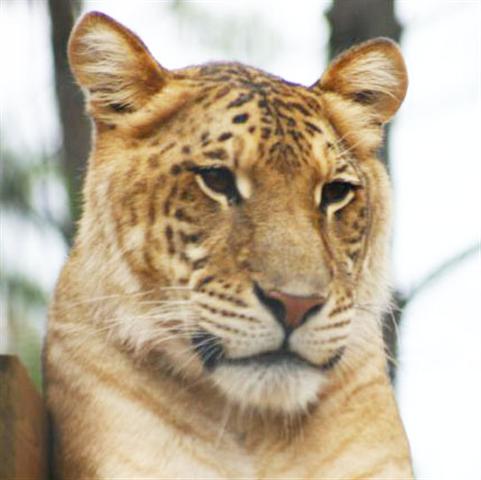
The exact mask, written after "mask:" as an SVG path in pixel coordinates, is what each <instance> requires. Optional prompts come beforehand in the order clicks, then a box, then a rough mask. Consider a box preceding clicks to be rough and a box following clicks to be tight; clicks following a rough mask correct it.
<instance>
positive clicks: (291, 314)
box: [267, 290, 324, 328]
mask: <svg viewBox="0 0 481 480" xmlns="http://www.w3.org/2000/svg"><path fill="white" fill-rule="evenodd" d="M267 295H268V296H269V297H270V298H274V299H276V300H278V301H280V302H281V303H282V305H283V306H284V309H285V311H286V316H285V319H284V321H285V323H286V325H287V326H288V327H291V328H297V327H298V326H299V325H300V324H301V323H302V321H303V319H304V318H305V316H306V314H307V312H309V311H310V310H312V309H314V308H315V307H319V308H320V307H322V306H323V305H324V299H323V298H322V297H317V296H310V297H300V296H297V295H290V294H288V293H283V292H278V291H276V290H272V291H270V292H268V293H267Z"/></svg>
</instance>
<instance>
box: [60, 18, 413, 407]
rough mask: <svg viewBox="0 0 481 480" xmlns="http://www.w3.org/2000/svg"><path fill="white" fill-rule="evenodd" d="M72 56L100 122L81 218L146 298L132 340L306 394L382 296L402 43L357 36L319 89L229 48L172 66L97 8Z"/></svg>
mask: <svg viewBox="0 0 481 480" xmlns="http://www.w3.org/2000/svg"><path fill="white" fill-rule="evenodd" d="M69 55H70V62H71V65H72V69H73V71H74V73H75V75H76V78H77V80H78V82H79V83H80V84H81V85H82V87H83V88H84V90H85V91H86V93H87V100H88V108H89V111H90V113H91V115H92V117H93V119H94V122H95V125H96V132H97V136H96V145H95V149H94V152H93V156H92V161H91V165H90V169H89V176H88V180H87V187H86V194H87V203H86V215H85V216H86V218H88V219H91V218H95V219H96V222H95V223H90V224H89V227H85V226H83V231H84V232H85V230H88V229H89V228H91V229H92V230H99V231H100V232H101V233H100V234H99V236H98V238H100V240H98V241H101V242H104V244H105V249H104V252H105V258H104V259H103V261H105V262H106V264H107V263H108V264H109V265H115V269H114V273H112V274H111V278H109V281H112V282H115V283H116V285H117V288H123V289H124V290H125V291H126V292H129V293H132V292H134V293H136V294H138V295H140V297H139V298H141V301H140V300H139V301H138V302H137V303H135V302H131V303H130V306H129V308H128V309H127V308H126V307H125V305H124V306H123V308H124V310H123V314H121V315H120V317H121V319H120V321H118V322H116V328H117V336H118V337H119V338H120V339H121V341H122V342H121V343H122V344H123V345H134V347H135V351H136V352H137V353H138V354H141V355H142V354H145V355H147V354H149V355H150V354H154V355H158V356H159V358H162V359H163V360H164V361H166V362H167V364H168V365H169V368H170V369H171V370H172V371H174V372H176V373H178V374H181V375H184V376H187V377H201V378H202V379H205V380H206V381H207V382H210V383H211V384H213V385H215V386H216V388H218V389H219V390H220V391H221V392H222V393H223V394H224V395H225V396H226V397H227V398H229V399H230V400H232V401H233V402H235V403H239V404H241V405H249V406H254V407H258V408H264V409H272V410H281V411H296V410H303V409H305V408H306V407H307V406H308V405H309V404H310V403H313V402H315V401H316V399H317V396H318V394H319V392H320V391H321V389H322V385H323V384H324V383H325V382H327V381H329V378H330V376H331V375H332V374H333V372H335V371H336V370H338V369H340V368H342V365H343V363H344V362H345V359H346V357H347V355H348V353H349V352H350V351H353V350H354V349H356V348H358V347H359V345H360V341H359V338H360V336H361V333H360V332H362V331H363V322H365V318H364V317H365V315H364V314H363V313H361V312H362V311H363V308H364V309H365V308H366V306H367V305H368V304H369V305H371V306H372V305H375V304H382V303H383V301H384V291H385V285H386V283H385V280H384V278H383V274H384V266H385V258H384V257H385V249H386V244H387V229H388V223H389V221H388V220H389V208H388V203H389V202H388V196H389V195H388V192H389V188H388V184H387V180H386V174H385V171H384V169H383V167H382V166H381V164H380V162H379V161H378V160H377V159H376V158H375V151H376V149H378V148H379V146H380V143H381V137H382V125H383V123H385V122H386V121H388V120H389V118H390V117H391V116H392V115H393V114H394V113H395V111H396V110H397V108H398V107H399V105H400V102H401V101H402V98H403V97H404V94H405V90H406V84H407V81H406V72H405V69H404V64H403V61H402V58H401V56H400V54H399V51H398V50H397V47H396V46H395V45H394V44H392V43H391V42H389V41H387V40H377V41H373V42H367V43H365V44H362V45H361V46H359V47H357V48H354V49H351V50H349V51H348V52H346V53H345V54H343V55H341V56H340V57H338V59H336V60H335V61H334V62H333V63H332V64H331V66H330V67H329V68H328V70H327V71H326V73H325V74H324V75H323V77H322V78H321V79H320V80H319V81H318V82H317V83H316V84H315V85H314V86H312V87H309V88H307V87H302V86H299V85H294V84H291V83H288V82H285V81H283V80H281V79H279V78H277V77H273V76H271V75H268V74H266V73H264V72H261V71H259V70H256V69H253V68H250V67H245V66H243V65H239V64H232V63H226V64H210V65H205V66H199V67H191V68H187V69H183V70H178V71H168V70H166V69H164V68H163V67H161V66H160V65H159V64H158V63H157V62H156V61H155V60H154V59H153V58H152V57H151V55H150V53H149V52H148V50H147V49H146V47H145V46H144V45H143V43H142V42H141V41H140V39H138V38H137V37H136V36H135V35H134V34H133V33H132V32H130V31H129V30H127V29H126V28H125V27H123V26H121V25H119V24H117V23H116V22H114V21H113V20H112V19H110V18H108V17H106V16H104V15H101V14H92V15H90V16H87V17H85V19H84V20H83V21H81V22H80V24H79V25H78V27H77V28H76V30H75V31H74V33H73V35H72V38H71V41H70V47H69ZM87 223H88V222H87V220H86V221H85V222H84V224H85V225H87ZM81 234H82V233H81ZM83 235H84V236H87V237H88V235H90V234H85V233H83ZM131 298H133V297H131ZM369 308H370V307H369ZM127 310H128V311H127ZM120 311H122V309H120ZM363 315H364V316H363ZM371 320H372V319H371ZM371 323H372V322H371Z"/></svg>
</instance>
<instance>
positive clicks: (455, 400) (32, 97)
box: [0, 0, 481, 480]
mask: <svg viewBox="0 0 481 480" xmlns="http://www.w3.org/2000/svg"><path fill="white" fill-rule="evenodd" d="M85 3H86V5H87V6H86V9H87V10H92V9H97V10H101V11H103V12H105V13H107V14H110V15H112V16H114V17H115V18H117V19H118V20H119V21H121V22H123V23H125V24H127V25H128V26H129V27H130V28H132V29H133V30H134V31H136V32H137V33H138V34H139V35H140V36H141V37H142V38H143V39H144V41H145V42H146V43H147V45H148V46H149V47H150V49H151V51H152V52H153V53H154V55H155V56H156V57H157V59H158V60H159V61H160V63H162V64H163V65H165V66H166V67H168V68H175V67H181V66H184V65H186V64H191V63H201V62H204V61H207V60H215V59H228V58H229V55H227V56H226V54H225V53H223V52H222V51H220V50H219V49H216V48H214V47H213V46H212V45H211V44H208V43H206V42H205V41H204V37H203V33H202V31H201V30H198V29H193V28H190V27H189V26H188V25H186V24H182V25H180V24H179V23H178V22H177V21H176V20H175V19H174V18H173V17H172V15H171V14H170V13H169V12H168V4H166V3H165V2H151V1H137V2H131V1H121V0H110V1H106V0H102V1H100V0H99V1H87V2H85ZM195 4H196V6H197V7H198V8H199V9H200V10H203V9H205V10H207V11H208V12H209V13H211V14H212V15H214V16H217V17H218V18H220V19H221V20H222V21H221V23H222V22H223V21H224V20H225V18H226V17H227V18H229V19H231V18H234V19H235V18H236V17H237V18H238V17H246V18H249V15H251V14H254V18H253V19H252V18H251V19H250V20H249V22H250V24H252V25H254V27H255V26H256V25H260V26H262V25H265V26H266V27H265V28H267V30H268V32H270V33H269V35H261V36H256V38H255V39H254V41H252V39H250V38H247V39H246V37H245V35H244V36H242V35H239V36H238V38H235V39H233V40H232V42H231V43H232V45H233V48H234V49H235V54H234V53H233V54H232V55H231V56H230V58H232V59H235V60H240V61H245V62H247V63H251V64H253V65H255V66H258V67H261V68H263V69H265V70H268V71H271V72H272V73H275V74H278V75H281V76H283V77H285V78H286V79H288V80H292V81H297V82H300V83H305V84H311V83H313V82H314V81H315V80H316V79H317V78H318V77H319V76H320V74H321V72H322V68H323V64H324V61H325V51H324V50H323V46H324V45H325V44H326V42H327V35H328V30H327V25H326V23H325V21H324V20H323V18H322V11H323V9H324V8H325V6H326V5H327V4H328V2H326V1H322V0H320V1H318V2H317V1H300V0H298V1H296V2H291V1H289V2H288V1H280V0H277V1H276V0H271V1H266V0H265V1H263V2H260V1H245V0H244V1H243V2H229V1H215V2H214V1H211V2H206V1H204V2H195ZM397 9H398V15H399V17H400V19H401V20H402V22H403V23H404V25H405V31H404V36H403V43H402V47H403V52H404V54H405V57H406V61H407V65H408V70H409V74H410V87H409V92H408V96H407V99H406V102H405V104H404V106H403V107H402V109H401V111H400V113H399V116H398V118H397V120H396V122H395V125H394V128H393V139H392V162H393V165H394V168H393V177H394V183H395V214H396V217H395V239H394V262H393V267H394V274H395V279H396V282H395V283H396V284H397V285H401V286H402V287H403V288H409V287H410V286H411V285H413V284H414V283H415V282H416V281H417V280H419V279H420V278H421V277H422V276H423V275H425V274H426V273H428V272H430V271H431V269H432V268H433V267H435V266H436V265H438V264H439V263H440V262H442V261H443V260H445V259H447V258H448V257H450V256H451V255H454V254H456V253H458V252H459V251H461V250H462V249H464V248H465V247H467V246H469V245H471V244H473V243H474V242H476V241H478V242H479V239H480V234H481V208H480V207H481V187H480V181H481V158H480V157H481V155H480V147H479V142H480V137H481V135H480V131H481V130H480V126H481V101H480V100H481V73H480V71H481V39H480V32H481V3H480V2H479V1H478V0H472V1H469V0H465V1H440V0H437V1H435V0H423V1H421V0H409V1H407V0H404V1H400V2H398V4H397ZM256 41H259V42H261V44H263V45H266V46H267V47H269V46H270V47H272V46H274V47H275V48H273V49H272V53H270V54H269V55H268V56H266V55H263V54H262V52H256V50H255V44H256V43H255V42H256ZM262 42H264V43H262ZM0 51H1V55H2V60H3V62H2V63H3V66H4V68H2V75H1V76H0V104H1V129H2V142H4V145H6V146H8V147H10V148H14V149H17V150H18V149H20V150H21V151H28V150H30V151H36V150H38V149H39V148H40V149H42V150H43V151H45V152H47V153H48V152H52V151H54V150H55V148H56V147H57V145H58V125H57V118H56V114H55V110H54V103H53V101H54V95H53V88H52V71H51V56H50V46H49V32H48V17H47V15H46V12H45V9H44V4H43V2H40V1H38V0H32V1H31V2H30V3H28V2H26V1H24V0H15V1H11V2H9V3H6V2H3V3H2V6H1V28H0ZM50 195H51V196H52V197H53V198H52V200H53V201H54V202H55V197H57V196H58V193H55V192H51V194H50ZM57 198H61V196H59V197H57ZM57 201H58V200H57ZM6 226H8V228H5V227H6ZM1 227H2V231H1V252H0V253H1V259H2V263H3V265H4V266H7V267H8V268H14V269H20V270H22V271H27V272H29V273H30V274H32V275H33V276H35V277H38V278H39V280H40V281H41V283H42V284H43V285H45V287H46V288H48V289H51V288H52V287H53V283H54V281H55V278H56V276H57V274H58V270H59V268H60V266H61V264H62V262H63V259H64V256H65V254H66V252H65V251H64V250H63V247H62V244H61V241H60V239H59V238H57V237H56V235H54V234H52V233H51V232H49V231H48V229H42V230H41V231H39V230H38V228H34V227H32V226H29V225H26V224H25V223H24V222H20V221H18V220H17V219H13V218H11V217H9V218H6V216H5V215H4V214H3V215H2V219H1ZM20 252H21V253H20ZM480 280H481V258H480V256H479V255H478V256H477V258H476V257H471V258H470V259H469V260H466V261H465V262H464V263H462V264H460V265H459V266H458V267H457V268H456V269H454V270H453V271H452V272H450V273H448V274H447V275H446V276H445V277H443V278H442V279H441V280H440V281H438V282H437V283H436V284H434V285H433V286H432V287H430V288H429V289H428V290H426V292H425V293H423V294H422V295H420V296H419V298H417V299H416V300H415V301H414V302H413V303H412V305H410V307H409V309H408V311H407V312H406V314H405V323H404V325H403V327H402V343H401V358H400V368H399V383H398V398H399V400H400V406H401V413H402V416H403V419H404V422H405V425H406V429H407V431H408V435H409V438H410V442H411V446H412V450H413V456H414V461H415V468H416V472H417V476H418V478H420V479H433V480H440V479H446V480H447V479H479V478H481V408H480V405H481V371H480V367H481V307H480V285H481V282H480ZM0 335H1V328H0ZM1 348H2V345H1V341H0V350H1Z"/></svg>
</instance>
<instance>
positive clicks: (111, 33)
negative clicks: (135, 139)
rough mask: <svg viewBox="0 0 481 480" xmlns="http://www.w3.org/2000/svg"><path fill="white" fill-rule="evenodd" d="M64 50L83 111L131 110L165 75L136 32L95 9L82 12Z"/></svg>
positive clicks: (108, 115) (107, 116) (105, 114)
mask: <svg viewBox="0 0 481 480" xmlns="http://www.w3.org/2000/svg"><path fill="white" fill-rule="evenodd" d="M68 56H69V61H70V66H71V69H72V71H73V73H74V76H75V78H76V80H77V82H78V83H79V84H80V86H81V87H82V88H83V89H84V90H85V91H86V94H87V100H88V103H89V111H90V113H91V114H92V115H93V116H94V117H95V118H99V119H104V120H112V119H113V118H112V117H115V116H117V115H120V114H125V113H133V112H136V111H137V110H139V109H141V108H142V107H143V106H144V105H145V104H146V103H148V102H149V100H150V99H151V98H152V96H154V95H155V94H156V93H158V92H159V91H160V90H162V89H163V88H164V87H165V85H166V84H167V83H168V82H169V80H170V78H171V73H170V72H169V71H168V70H166V69H164V68H163V67H161V66H160V65H159V64H158V63H157V62H156V61H155V59H154V58H153V57H152V55H151V54H150V52H149V51H148V49H147V47H146V46H145V45H144V43H143V42H142V40H140V38H139V37H137V35H135V34H134V33H133V32H131V31H130V30H129V29H127V28H126V27H124V26H123V25H121V24H119V23H117V22H116V21H115V20H113V19H112V18H110V17H109V16H107V15H104V14H102V13H99V12H90V13H88V14H86V15H85V16H84V17H83V18H82V19H81V20H80V21H79V22H78V24H77V25H76V26H75V28H74V30H73V31H72V34H71V36H70V40H69V45H68Z"/></svg>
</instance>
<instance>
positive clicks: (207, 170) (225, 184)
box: [194, 167, 241, 204]
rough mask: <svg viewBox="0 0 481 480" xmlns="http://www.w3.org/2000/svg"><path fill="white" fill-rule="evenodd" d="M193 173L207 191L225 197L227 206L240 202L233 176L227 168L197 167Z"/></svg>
mask: <svg viewBox="0 0 481 480" xmlns="http://www.w3.org/2000/svg"><path fill="white" fill-rule="evenodd" d="M194 172H195V174H196V175H197V176H198V178H199V179H200V181H201V182H202V184H203V186H204V187H205V188H206V189H207V190H209V191H211V192H212V193H214V194H221V195H223V196H225V198H226V199H227V201H228V202H229V204H233V203H239V202H240V200H241V196H240V193H239V191H238V189H237V186H236V179H235V175H234V174H233V173H232V171H231V170H229V169H228V168H226V167H199V168H195V169H194Z"/></svg>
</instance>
